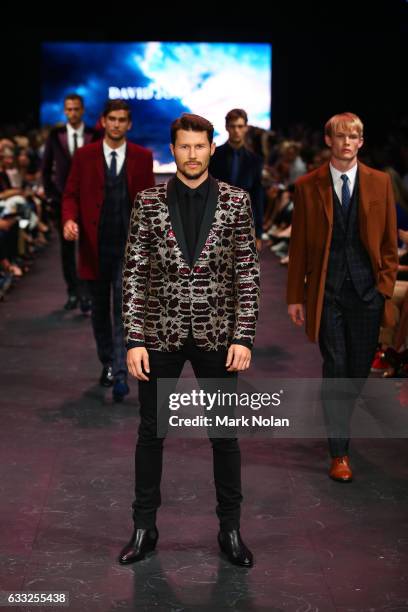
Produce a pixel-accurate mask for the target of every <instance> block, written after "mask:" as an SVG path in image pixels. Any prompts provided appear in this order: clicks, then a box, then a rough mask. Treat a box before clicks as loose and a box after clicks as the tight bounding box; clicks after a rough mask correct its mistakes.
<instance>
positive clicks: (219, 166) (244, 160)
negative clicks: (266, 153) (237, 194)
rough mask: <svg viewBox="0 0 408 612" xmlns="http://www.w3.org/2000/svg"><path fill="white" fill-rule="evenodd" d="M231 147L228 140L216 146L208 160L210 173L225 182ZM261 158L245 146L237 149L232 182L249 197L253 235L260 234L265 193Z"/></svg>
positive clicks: (229, 166) (230, 165)
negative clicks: (236, 163) (252, 219)
mask: <svg viewBox="0 0 408 612" xmlns="http://www.w3.org/2000/svg"><path fill="white" fill-rule="evenodd" d="M232 156H233V149H232V147H231V146H230V145H229V144H228V142H226V143H224V144H223V145H221V146H219V147H217V148H216V149H215V153H214V155H213V156H212V158H211V161H210V174H211V175H212V176H213V177H214V178H216V179H218V180H220V181H224V182H225V183H229V184H232V183H231V168H232ZM262 167H263V160H262V158H261V157H259V156H258V155H255V153H252V152H251V151H249V150H248V149H246V148H245V147H241V148H240V149H239V170H238V175H237V179H236V181H235V183H234V185H235V186H236V187H241V189H244V190H245V191H247V192H248V193H249V195H250V197H251V205H252V212H253V215H254V223H255V235H256V237H257V238H260V237H261V236H262V223H263V215H264V200H265V193H264V189H263V187H262Z"/></svg>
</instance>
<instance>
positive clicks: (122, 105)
mask: <svg viewBox="0 0 408 612" xmlns="http://www.w3.org/2000/svg"><path fill="white" fill-rule="evenodd" d="M118 110H124V111H127V114H128V119H129V121H131V120H132V113H131V110H130V106H129V104H128V103H127V102H125V100H108V101H107V103H106V104H105V108H104V109H103V113H102V115H103V116H104V117H107V116H108V115H109V113H111V112H112V111H118Z"/></svg>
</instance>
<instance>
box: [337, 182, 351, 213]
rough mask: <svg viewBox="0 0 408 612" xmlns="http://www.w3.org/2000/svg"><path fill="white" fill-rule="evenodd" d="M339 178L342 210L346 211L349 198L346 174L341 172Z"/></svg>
mask: <svg viewBox="0 0 408 612" xmlns="http://www.w3.org/2000/svg"><path fill="white" fill-rule="evenodd" d="M340 178H341V180H342V181H343V186H342V188H341V205H342V206H343V210H344V212H345V213H347V211H348V209H349V206H350V199H351V197H350V189H349V186H348V177H347V174H342V175H341V177H340Z"/></svg>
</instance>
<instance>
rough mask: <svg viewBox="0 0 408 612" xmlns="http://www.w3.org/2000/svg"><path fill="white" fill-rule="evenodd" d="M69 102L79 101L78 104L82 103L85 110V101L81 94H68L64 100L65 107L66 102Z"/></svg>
mask: <svg viewBox="0 0 408 612" xmlns="http://www.w3.org/2000/svg"><path fill="white" fill-rule="evenodd" d="M67 100H78V102H79V103H80V105H81V106H82V108H84V99H83V97H82V96H80V95H79V94H77V93H69V94H67V95H66V96H65V98H64V105H65V102H66V101H67Z"/></svg>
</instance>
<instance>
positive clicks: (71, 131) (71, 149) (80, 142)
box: [67, 123, 85, 155]
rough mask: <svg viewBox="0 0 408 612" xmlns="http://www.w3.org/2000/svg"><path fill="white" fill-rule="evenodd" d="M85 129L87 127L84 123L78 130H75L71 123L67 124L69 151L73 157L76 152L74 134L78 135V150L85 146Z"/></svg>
mask: <svg viewBox="0 0 408 612" xmlns="http://www.w3.org/2000/svg"><path fill="white" fill-rule="evenodd" d="M84 129H85V125H84V124H83V123H81V125H80V126H79V127H77V128H76V129H74V128H73V127H72V125H71V124H70V123H67V134H68V149H69V152H70V153H71V155H73V154H74V152H75V143H74V134H76V135H77V145H78V149H79V147H83V146H84Z"/></svg>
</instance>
